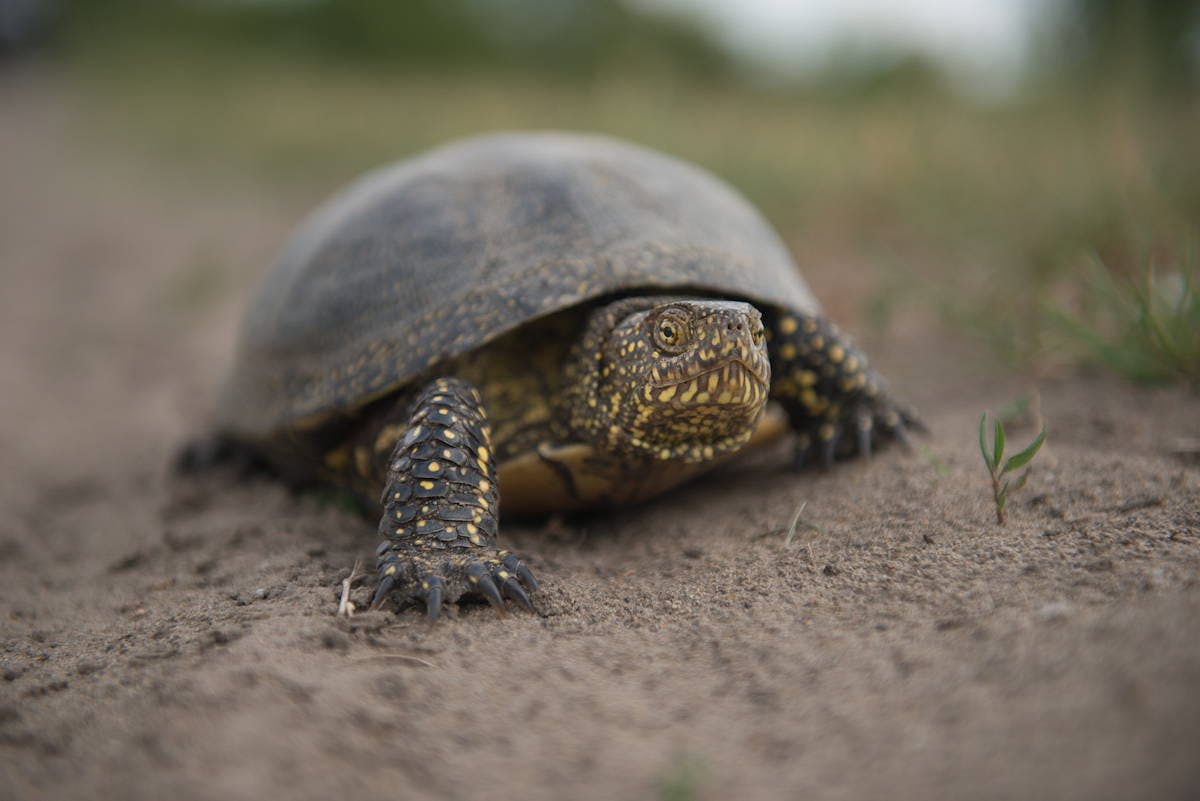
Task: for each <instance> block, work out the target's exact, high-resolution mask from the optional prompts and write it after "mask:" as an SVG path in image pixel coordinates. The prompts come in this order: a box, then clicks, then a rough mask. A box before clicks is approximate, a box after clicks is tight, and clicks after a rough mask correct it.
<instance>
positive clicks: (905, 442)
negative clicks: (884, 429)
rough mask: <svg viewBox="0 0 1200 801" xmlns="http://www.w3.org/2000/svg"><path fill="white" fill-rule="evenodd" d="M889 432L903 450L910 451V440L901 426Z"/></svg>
mask: <svg viewBox="0 0 1200 801" xmlns="http://www.w3.org/2000/svg"><path fill="white" fill-rule="evenodd" d="M891 432H892V436H893V437H895V438H896V441H897V442H899V443H900V444H901V445H902V446H904V449H905V450H906V451H911V450H912V447H913V444H912V438H911V437H909V436H908V432H907V431H905V430H904V426H903V425H898V426H895V427H894V428H892V430H891Z"/></svg>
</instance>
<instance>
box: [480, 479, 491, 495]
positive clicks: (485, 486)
mask: <svg viewBox="0 0 1200 801" xmlns="http://www.w3.org/2000/svg"><path fill="white" fill-rule="evenodd" d="M491 488H492V482H490V481H488V480H487V479H486V478H484V479H480V481H479V491H480V492H487V491H488V490H490V489H491Z"/></svg>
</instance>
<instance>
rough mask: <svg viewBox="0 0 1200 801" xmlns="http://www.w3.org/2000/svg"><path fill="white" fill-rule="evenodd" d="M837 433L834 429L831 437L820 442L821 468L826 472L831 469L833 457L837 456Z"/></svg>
mask: <svg viewBox="0 0 1200 801" xmlns="http://www.w3.org/2000/svg"><path fill="white" fill-rule="evenodd" d="M837 443H838V431H837V429H834V433H833V436H831V437H829V439H822V440H821V466H822V467H824V468H825V469H826V470H828V469H829V468H831V467H833V459H834V456H836V455H837Z"/></svg>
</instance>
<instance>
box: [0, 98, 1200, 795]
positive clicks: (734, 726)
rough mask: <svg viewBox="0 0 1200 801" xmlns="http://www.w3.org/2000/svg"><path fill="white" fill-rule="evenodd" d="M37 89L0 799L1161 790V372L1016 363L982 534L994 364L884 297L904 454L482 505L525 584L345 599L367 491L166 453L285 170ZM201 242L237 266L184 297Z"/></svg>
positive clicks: (14, 204)
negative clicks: (346, 496)
mask: <svg viewBox="0 0 1200 801" xmlns="http://www.w3.org/2000/svg"><path fill="white" fill-rule="evenodd" d="M62 95H63V93H62V91H61V90H60V89H59V88H58V87H56V86H54V85H53V84H52V83H49V82H47V81H46V80H45V79H41V78H39V79H36V80H34V79H30V78H29V77H28V76H18V77H12V76H10V77H9V78H7V79H6V82H5V83H4V84H2V85H0V109H3V112H4V113H3V116H4V119H5V125H3V126H0V167H2V171H3V174H4V175H5V176H6V180H5V181H4V183H3V186H2V187H0V269H2V270H3V286H4V291H3V293H2V296H0V359H2V361H0V365H2V370H3V378H4V388H5V389H4V392H3V393H0V419H3V420H4V421H5V424H4V426H3V427H0V447H3V450H4V453H5V455H6V457H7V458H5V460H4V461H3V462H2V463H0V471H2V473H0V501H2V502H3V507H2V508H3V515H2V516H0V582H2V583H0V670H2V675H0V796H3V797H13V798H62V797H80V796H90V797H120V798H130V799H139V798H145V799H157V798H164V797H170V798H178V799H206V798H213V799H216V798H230V797H233V798H250V797H265V796H272V797H275V796H288V797H293V798H330V797H348V798H352V797H360V798H361V797H389V798H479V797H483V796H485V795H494V794H498V795H503V796H508V795H511V796H513V797H520V798H525V799H541V798H546V799H553V798H563V797H572V798H583V799H589V798H595V799H612V798H646V797H656V796H657V795H659V794H660V793H662V792H663V788H664V787H665V786H667V785H669V786H670V787H672V788H673V789H674V790H676V791H680V788H691V790H690V793H691V796H692V797H695V798H711V799H716V798H727V797H737V798H744V799H759V798H764V799H765V798H778V797H788V798H799V797H802V798H831V799H836V798H863V797H881V796H883V795H885V794H886V795H887V796H888V797H892V798H898V799H904V798H928V797H949V798H1011V797H1039V798H1045V797H1054V798H1079V799H1094V798H1144V797H1155V798H1176V797H1177V798H1185V797H1193V796H1194V793H1195V792H1196V790H1197V788H1198V786H1200V768H1198V766H1197V763H1196V760H1195V754H1196V753H1197V752H1198V750H1200V693H1198V692H1197V690H1196V688H1197V687H1198V686H1200V645H1198V643H1200V589H1198V588H1197V583H1196V577H1197V569H1198V568H1200V465H1197V463H1196V462H1195V461H1189V459H1188V456H1187V454H1186V453H1184V454H1181V453H1178V452H1177V448H1176V443H1177V442H1178V441H1180V439H1181V438H1184V437H1191V438H1193V439H1194V438H1195V437H1197V435H1200V429H1198V428H1197V421H1198V420H1200V402H1198V401H1197V398H1196V397H1195V396H1194V395H1189V394H1188V393H1186V392H1183V391H1179V390H1143V389H1135V388H1131V387H1129V386H1127V385H1124V384H1120V383H1117V382H1115V381H1111V380H1107V379H1101V378H1088V377H1081V376H1074V377H1069V378H1061V379H1057V380H1048V381H1044V382H1042V383H1041V384H1040V386H1039V389H1040V392H1041V408H1042V413H1043V414H1044V416H1045V418H1046V420H1048V421H1049V423H1050V426H1051V438H1050V441H1049V444H1048V446H1047V448H1046V450H1045V451H1044V453H1043V455H1042V456H1041V457H1039V463H1038V469H1037V472H1036V474H1035V476H1034V479H1033V480H1032V481H1031V485H1030V487H1029V488H1028V489H1027V490H1026V491H1025V493H1024V494H1023V495H1022V496H1019V497H1018V498H1017V499H1016V500H1015V501H1014V505H1013V507H1012V509H1011V513H1010V522H1009V524H1008V525H1007V526H1006V527H1004V528H1000V527H997V526H996V525H994V523H993V522H992V519H991V517H990V513H989V509H988V505H987V503H988V499H987V486H986V478H985V476H984V474H983V468H982V466H981V464H980V461H979V458H978V454H977V453H976V452H975V450H974V449H975V444H974V432H975V425H976V421H977V420H978V414H979V413H980V412H981V411H982V410H983V409H984V408H986V407H988V406H989V405H991V404H993V403H994V402H995V400H996V399H997V398H1000V399H1006V398H1008V397H1011V396H1012V395H1013V394H1015V393H1016V392H1018V391H1021V390H1023V389H1024V386H1023V385H1022V384H1021V383H1020V382H1019V381H1017V380H1015V379H1011V380H1010V379H1003V378H1000V379H997V378H992V379H985V380H981V379H979V378H978V374H979V368H978V361H977V359H976V354H973V353H971V352H970V349H969V348H968V347H965V346H963V345H961V343H960V344H951V343H948V342H946V341H945V338H944V337H943V336H941V335H938V334H935V333H931V332H930V331H929V330H928V329H927V328H926V327H923V326H909V328H911V329H912V330H911V332H910V333H904V334H902V335H898V336H896V337H895V338H894V339H893V341H892V342H890V343H889V344H888V346H887V347H884V348H882V349H879V350H878V351H877V352H876V353H875V355H876V358H877V361H878V362H879V363H880V364H881V365H882V366H883V368H884V370H885V371H886V372H887V373H888V374H889V375H891V376H892V379H893V383H894V384H895V385H896V386H898V387H901V388H903V390H904V391H905V392H906V394H908V395H909V396H910V397H911V398H912V399H913V400H914V401H915V402H916V403H917V404H918V405H919V406H920V407H921V408H922V410H923V412H924V414H925V416H926V418H927V420H928V422H929V423H930V426H931V427H932V429H933V431H934V434H933V436H932V438H931V439H930V440H928V442H927V443H925V444H924V445H923V446H922V448H921V449H920V450H919V451H918V453H916V454H911V455H906V454H904V453H902V452H898V451H897V450H895V449H892V450H890V451H888V452H886V453H883V454H881V455H879V457H878V458H876V459H874V460H872V461H871V462H870V463H858V462H854V463H847V464H843V465H840V466H839V467H837V468H836V469H835V470H833V471H830V472H828V473H823V472H809V473H804V474H802V475H791V474H789V473H787V472H785V471H783V470H782V469H781V467H782V464H783V458H782V457H783V454H781V453H771V454H763V455H760V456H757V457H754V458H752V459H749V460H747V462H746V463H744V464H741V465H738V466H736V467H735V468H731V469H727V470H724V471H722V472H720V473H718V474H714V475H710V476H708V477H706V478H705V479H703V480H702V481H700V482H697V483H695V484H693V485H691V486H689V487H687V488H685V489H683V490H682V491H679V492H675V493H673V494H671V495H670V496H669V497H666V498H663V499H662V500H660V501H658V502H655V503H651V504H647V505H644V506H641V507H638V508H633V509H628V510H623V511H620V512H617V513H614V514H611V515H605V516H593V517H579V518H570V519H566V520H556V521H551V522H550V523H547V524H545V525H540V526H505V528H504V532H503V537H504V539H505V540H506V542H507V544H508V545H509V546H511V547H513V548H515V549H518V550H520V551H521V552H523V553H524V554H527V555H528V557H529V562H530V564H531V565H532V566H533V567H534V569H535V570H536V572H537V574H538V576H539V577H540V578H541V579H542V581H543V587H544V589H543V590H542V592H541V593H540V594H539V595H538V597H537V603H538V605H539V608H540V610H541V614H540V615H539V616H531V615H524V614H513V615H512V616H510V618H509V619H507V620H503V621H502V620H498V619H497V618H496V617H495V615H494V614H493V613H492V612H491V611H490V610H489V609H488V608H487V607H486V606H464V607H462V608H461V609H458V610H455V609H453V608H452V609H450V610H448V611H449V614H448V615H447V619H445V620H443V621H442V622H441V623H439V624H438V625H437V626H435V627H432V628H430V627H429V626H427V625H426V624H425V622H424V620H423V619H422V617H421V616H420V615H418V614H416V613H413V612H409V613H406V614H401V615H399V616H397V615H394V614H385V613H369V614H364V615H361V616H359V617H357V618H355V619H353V620H351V621H344V620H339V619H338V618H336V617H335V616H334V610H335V607H336V601H337V586H338V583H339V581H340V580H341V579H342V578H343V577H344V576H345V575H346V573H347V572H348V570H349V568H350V566H351V564H353V562H354V560H355V559H356V558H359V557H362V558H367V557H369V555H370V553H371V551H372V549H373V547H374V545H375V542H374V534H373V529H374V526H373V524H371V523H370V522H364V521H362V520H360V519H358V518H355V517H353V516H350V515H347V514H345V513H343V512H340V511H338V510H336V509H331V508H328V507H325V506H322V505H320V504H319V503H317V502H316V501H314V500H311V499H306V498H301V497H296V496H293V495H290V494H289V493H288V492H286V491H285V490H283V489H282V488H280V487H278V486H276V485H273V484H270V483H266V482H262V481H252V482H248V483H246V482H238V481H236V480H235V479H234V478H233V477H232V476H229V475H214V476H211V477H206V478H204V479H200V480H195V481H176V480H172V479H170V478H169V477H167V476H166V475H165V472H164V470H163V466H164V464H165V463H166V461H167V458H168V456H169V454H170V453H171V451H172V449H173V448H174V447H175V446H176V445H177V443H178V442H179V441H180V440H181V439H182V437H183V436H184V435H185V434H186V433H187V432H188V431H191V430H194V429H196V428H199V427H200V426H201V425H202V423H203V420H204V415H205V413H206V410H207V409H208V408H209V406H210V404H211V402H212V396H213V392H214V390H215V387H216V384H217V381H218V379H219V376H220V374H221V372H222V370H223V369H224V368H225V366H226V364H227V359H228V351H229V348H230V346H231V342H232V336H233V329H234V326H235V325H236V320H237V318H238V313H239V309H240V306H241V302H242V298H243V297H244V294H245V292H244V290H245V288H246V287H248V286H249V285H250V284H251V283H252V282H253V279H254V274H255V272H256V270H257V265H262V264H265V263H266V262H267V260H268V259H269V257H270V255H271V253H272V252H273V250H274V248H275V247H276V246H277V245H278V243H279V242H280V241H281V239H282V237H283V235H284V232H285V231H286V230H287V228H288V227H289V226H290V225H291V224H292V223H293V222H294V221H295V220H296V219H297V218H298V216H299V214H300V212H301V211H302V210H303V208H304V207H305V206H307V205H308V203H309V202H311V201H312V200H314V199H315V198H288V199H280V198H277V197H272V196H271V195H270V194H268V193H265V192H263V191H261V190H260V189H259V188H256V187H248V186H229V185H206V184H201V185H189V186H187V188H186V189H187V191H180V187H179V186H178V185H173V184H172V182H171V181H170V180H165V179H164V178H163V176H154V175H146V174H142V173H141V172H139V170H138V169H137V167H136V166H135V165H121V164H112V163H108V162H104V163H96V162H94V161H91V160H89V159H88V158H85V157H84V156H82V155H80V154H79V153H78V152H77V151H76V150H75V149H74V148H73V147H72V145H71V144H70V143H72V142H74V141H76V139H75V138H74V137H72V136H71V135H69V133H68V132H70V131H71V128H72V125H73V123H74V120H73V119H72V116H71V113H70V103H69V102H68V100H65V99H64V97H63V96H62ZM206 260H207V261H209V262H211V261H212V260H216V261H218V262H220V263H221V264H227V265H256V267H255V268H254V269H245V270H238V269H235V268H233V267H232V266H231V267H229V268H228V269H226V270H224V271H218V274H219V275H222V276H224V279H223V280H224V281H225V284H224V285H223V287H222V289H221V291H219V292H208V290H206V289H205V288H204V287H205V286H206V284H204V281H203V280H200V281H199V287H200V288H199V289H197V285H195V283H194V282H193V278H192V277H193V276H194V275H207V274H208V273H209V272H211V271H205V270H201V269H200V268H198V267H197V264H198V263H199V262H204V261H206ZM811 278H812V283H813V284H814V286H816V287H817V289H818V292H820V293H822V294H823V295H830V296H832V297H833V300H834V305H835V306H836V305H837V304H838V303H844V300H845V299H844V298H841V300H840V301H839V294H838V293H839V291H841V290H839V285H838V283H837V276H836V275H834V274H833V273H832V272H831V273H829V274H822V273H817V274H815V275H813V276H811ZM197 280H199V279H197ZM205 280H207V279H205ZM197 298H199V299H197ZM934 355H936V356H934ZM1031 433H1032V429H1030V428H1029V427H1025V428H1021V427H1019V426H1018V427H1016V428H1015V429H1014V430H1013V431H1012V435H1013V436H1014V437H1015V438H1016V439H1017V440H1021V441H1023V440H1024V439H1027V438H1028V436H1030V435H1031ZM801 502H807V505H806V507H805V511H804V518H805V521H806V523H811V524H812V525H813V526H814V527H815V528H802V529H801V531H800V535H799V536H798V537H797V538H796V541H795V542H793V543H791V544H790V545H789V544H786V543H785V541H784V540H785V537H784V535H783V533H782V529H783V528H785V527H786V526H787V524H788V522H789V520H790V519H791V517H792V514H793V511H794V510H795V509H796V508H797V506H798V505H799V504H800V503H801Z"/></svg>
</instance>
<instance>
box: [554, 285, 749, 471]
mask: <svg viewBox="0 0 1200 801" xmlns="http://www.w3.org/2000/svg"><path fill="white" fill-rule="evenodd" d="M575 359H576V360H577V362H582V364H576V369H578V370H580V371H581V373H583V374H584V375H582V376H581V377H583V378H584V380H583V381H581V382H579V384H580V386H581V387H582V388H586V389H585V390H584V392H583V393H581V394H577V395H576V397H575V401H574V406H575V408H574V409H573V410H572V419H573V422H574V423H575V425H573V428H575V430H576V432H577V433H583V434H585V435H588V436H589V437H590V439H591V441H592V442H593V443H594V444H596V445H598V446H600V447H602V448H604V449H605V450H608V451H610V452H617V453H629V454H637V455H646V456H651V457H653V458H656V459H662V460H669V459H679V460H683V461H689V462H697V461H708V460H710V459H714V458H717V457H720V456H722V455H724V454H726V453H729V452H731V451H734V450H736V449H738V448H740V447H741V446H742V445H744V444H745V443H746V442H747V441H748V440H749V439H750V435H751V434H752V433H753V432H754V428H755V426H756V425H757V423H758V418H759V416H760V415H761V414H762V411H763V408H764V406H765V405H766V402H767V394H768V387H769V385H770V380H771V367H770V361H769V360H768V358H767V350H766V343H765V341H764V335H763V324H762V316H761V315H760V314H759V312H758V310H757V309H755V308H754V307H753V306H751V305H750V304H748V303H741V302H735V301H722V300H705V299H669V298H632V299H629V300H621V301H616V302H614V303H612V304H610V305H609V306H606V307H603V308H602V309H600V310H598V311H597V312H596V313H595V314H593V316H592V319H591V320H590V322H589V324H588V329H587V331H585V334H584V337H583V340H582V341H581V343H580V347H579V348H577V350H576V355H575ZM589 390H590V391H589ZM581 429H582V430H581Z"/></svg>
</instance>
